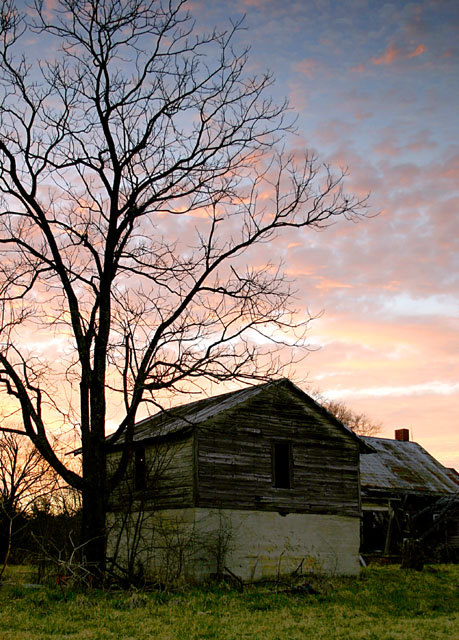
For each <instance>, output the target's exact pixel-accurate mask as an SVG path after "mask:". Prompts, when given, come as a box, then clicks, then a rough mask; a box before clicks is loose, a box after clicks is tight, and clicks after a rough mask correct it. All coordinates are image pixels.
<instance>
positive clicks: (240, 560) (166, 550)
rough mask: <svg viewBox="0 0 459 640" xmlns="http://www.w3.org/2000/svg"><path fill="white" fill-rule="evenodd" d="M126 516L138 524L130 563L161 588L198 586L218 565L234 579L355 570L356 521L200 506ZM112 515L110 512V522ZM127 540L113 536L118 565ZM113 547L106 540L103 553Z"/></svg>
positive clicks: (130, 538) (111, 541) (129, 537)
mask: <svg viewBox="0 0 459 640" xmlns="http://www.w3.org/2000/svg"><path fill="white" fill-rule="evenodd" d="M133 515H134V517H136V516H138V517H140V518H141V519H142V527H141V531H142V534H141V538H140V539H139V541H138V547H137V552H136V557H135V559H134V563H133V564H135V565H136V566H137V570H138V569H139V567H140V566H142V572H143V574H144V575H145V576H147V577H149V578H151V579H159V580H160V581H162V582H165V583H167V582H171V581H180V580H185V579H186V580H195V581H198V582H199V581H201V580H203V579H205V578H207V577H209V576H210V575H212V574H215V573H217V572H218V571H220V572H222V571H223V570H224V568H225V567H228V568H229V569H230V570H231V571H232V572H233V573H235V574H236V575H237V576H239V577H240V578H241V579H242V580H257V579H260V578H263V577H275V576H277V575H279V574H287V573H291V572H293V571H295V570H296V569H298V568H299V567H300V566H301V569H300V571H301V572H303V573H310V572H320V573H327V574H348V575H355V574H357V573H358V572H359V555H358V554H359V531H360V521H359V518H356V517H346V516H333V515H318V514H289V515H287V516H281V515H279V514H278V513H275V512H260V511H248V510H228V509H222V510H218V509H204V508H191V509H171V510H163V511H161V512H159V513H152V512H150V513H148V512H146V513H145V512H144V513H142V514H140V513H139V514H133ZM118 517H120V514H118ZM115 518H116V514H111V522H112V524H113V522H114V519H115ZM134 519H135V518H134ZM116 529H117V528H116V527H114V528H113V529H112V530H113V531H115V530H116ZM133 539H134V537H133V535H132V531H131V532H130V534H129V531H128V530H126V531H125V532H124V534H123V535H122V537H121V540H119V539H118V543H119V544H118V562H120V560H121V558H123V554H124V563H125V564H126V560H125V556H126V554H127V553H129V545H130V544H132V541H133ZM115 542H116V540H115V538H114V537H113V536H112V537H111V538H109V556H110V555H112V554H113V553H114V548H115V547H114V543H115Z"/></svg>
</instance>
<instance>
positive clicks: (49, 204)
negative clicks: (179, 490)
mask: <svg viewBox="0 0 459 640" xmlns="http://www.w3.org/2000/svg"><path fill="white" fill-rule="evenodd" d="M184 4H185V2H184V1H183V0H163V1H161V0H84V1H83V0H57V2H56V3H55V6H54V5H53V7H52V8H51V7H44V4H43V2H42V0H35V2H32V8H31V9H30V10H29V11H28V14H27V18H26V17H25V16H23V15H21V13H20V12H19V11H18V10H17V8H16V7H15V3H14V0H1V1H0V248H1V251H2V258H1V266H0V302H1V308H0V333H1V337H0V341H1V349H0V384H1V387H2V388H3V390H4V391H5V392H6V393H7V394H9V397H10V400H11V401H12V402H13V403H14V406H15V407H16V409H17V410H18V411H20V413H21V416H22V421H23V428H21V429H20V432H21V433H24V434H26V435H27V436H28V437H29V438H30V440H31V441H32V442H33V444H34V445H35V447H36V448H37V449H38V450H39V451H40V453H41V455H42V456H43V457H44V458H45V459H46V461H47V462H48V463H49V464H50V465H51V466H52V467H53V468H54V469H55V470H56V471H57V472H58V473H59V474H60V475H61V476H62V478H64V480H65V481H66V482H67V483H68V484H70V485H71V486H73V487H76V488H77V489H79V490H81V492H82V499H83V539H84V540H85V541H86V546H85V547H84V549H85V552H86V555H87V559H88V562H90V563H93V565H94V566H95V567H97V568H98V569H99V570H100V572H102V573H103V569H104V557H105V541H106V535H105V534H106V531H105V514H106V500H107V496H108V495H109V494H110V493H111V491H113V488H114V487H115V486H116V485H117V483H118V482H119V480H120V478H121V477H122V475H123V473H124V471H125V469H126V466H127V464H128V461H129V458H130V456H131V454H132V446H131V444H132V438H133V429H134V423H135V420H136V415H137V413H138V411H139V407H140V406H141V405H142V404H145V403H148V402H150V403H153V405H154V406H158V403H159V395H160V394H161V392H164V391H170V392H175V393H176V392H181V391H184V390H186V389H187V388H188V389H189V387H190V385H193V384H195V381H197V380H199V379H208V380H214V381H226V380H234V379H236V380H238V379H246V378H252V379H266V378H268V377H270V376H272V375H274V374H276V373H278V372H279V370H280V367H281V364H280V363H279V361H278V360H277V359H276V357H275V355H274V351H273V350H275V348H278V349H279V348H282V347H283V346H285V345H288V347H289V348H290V347H291V346H292V343H293V344H294V345H295V344H296V345H297V346H304V330H305V327H306V324H307V318H301V319H298V318H297V317H296V316H295V309H294V307H293V298H292V291H291V288H290V285H289V283H288V282H287V281H286V280H285V278H284V276H283V274H282V271H281V270H280V268H279V267H277V266H276V265H275V264H262V265H261V266H257V267H255V266H247V264H246V263H247V261H249V262H250V259H251V258H250V248H251V247H252V246H254V245H260V244H262V243H267V242H269V241H272V240H274V239H275V238H276V237H277V236H278V235H279V233H280V232H281V231H282V230H285V229H294V230H301V229H306V228H310V229H320V228H322V227H325V226H327V225H329V224H330V223H332V222H333V221H334V220H337V219H339V218H347V219H352V220H356V219H358V218H359V217H361V216H363V215H364V207H363V205H364V202H363V201H362V200H359V199H358V198H355V197H352V196H348V195H346V194H345V193H344V191H343V185H342V181H343V178H344V174H345V171H340V172H338V174H337V175H335V174H334V173H333V172H332V171H331V170H330V168H329V167H327V166H320V165H319V164H318V163H317V160H316V158H315V157H313V156H311V155H308V154H307V153H306V154H305V155H304V157H302V158H299V157H295V156H294V155H293V154H288V153H286V152H282V148H285V146H286V144H287V143H286V142H285V141H284V142H283V141H282V138H283V136H284V134H285V132H287V131H289V130H291V126H290V123H289V121H288V111H287V108H288V105H287V104H286V103H284V104H281V105H276V104H274V103H273V101H272V100H271V99H270V97H269V91H270V86H271V84H272V78H271V76H270V75H269V74H263V75H261V76H253V75H249V73H248V72H247V70H246V63H247V56H248V52H247V51H246V50H242V51H237V48H236V44H235V39H236V34H237V31H238V28H239V26H240V25H239V24H230V26H229V28H228V29H226V30H221V31H213V32H212V33H209V34H202V33H200V32H198V31H197V30H196V29H195V25H194V23H193V21H192V20H191V19H190V16H189V15H188V14H187V13H186V11H184V6H183V5H184ZM29 37H39V38H40V39H41V40H42V41H43V42H45V43H46V46H45V47H44V50H45V51H46V52H47V53H48V54H49V55H48V57H46V58H43V59H42V60H40V61H38V62H35V61H34V60H30V59H27V57H26V55H25V54H24V51H26V50H27V49H26V48H24V47H23V42H24V41H26V40H25V39H27V38H29ZM49 52H53V53H52V57H50V55H51V54H50V53H49ZM279 144H280V146H279ZM261 196H262V197H261ZM245 254H247V255H246V257H245V258H244V255H245ZM32 333H33V335H34V338H35V344H31V340H30V336H31V335H32ZM45 336H47V339H48V344H47V346H46V348H40V345H39V344H38V345H37V342H38V343H39V342H40V341H44V340H45V339H46V338H45ZM268 343H269V344H270V346H267V345H268ZM187 385H188V386H187ZM118 398H119V400H118ZM113 403H115V404H116V403H117V404H116V407H117V410H116V413H113V415H112V417H113V419H114V420H115V419H116V421H117V426H116V429H115V431H114V433H112V435H111V436H110V437H109V438H107V432H106V426H107V418H108V413H109V408H110V404H113ZM57 421H60V422H61V424H63V425H65V426H66V427H69V428H72V427H74V428H75V429H76V430H77V431H78V433H79V436H80V439H81V454H82V473H81V474H80V473H77V472H75V471H74V470H73V469H72V468H71V467H69V466H68V465H66V464H64V463H63V461H62V460H61V459H60V457H59V456H58V455H56V453H55V451H54V449H53V445H52V442H51V440H50V436H49V434H50V425H52V424H55V423H56V422H57ZM3 428H5V427H3ZM120 441H124V443H125V445H126V446H125V448H124V455H123V456H122V457H121V460H120V463H119V465H118V467H117V468H116V469H112V470H110V473H107V468H106V456H107V450H108V448H109V447H110V446H111V445H112V444H114V443H116V442H120Z"/></svg>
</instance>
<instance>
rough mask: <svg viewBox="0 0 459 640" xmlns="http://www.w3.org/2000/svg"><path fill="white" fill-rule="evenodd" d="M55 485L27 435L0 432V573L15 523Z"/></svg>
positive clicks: (7, 552)
mask: <svg viewBox="0 0 459 640" xmlns="http://www.w3.org/2000/svg"><path fill="white" fill-rule="evenodd" d="M56 487H57V482H56V475H55V473H53V471H52V469H50V467H49V465H48V463H47V462H46V461H45V460H44V458H43V456H42V455H41V454H40V452H39V451H38V449H36V448H35V446H34V445H33V444H32V443H31V442H30V440H29V439H28V438H26V437H24V436H20V435H18V434H12V433H1V432H0V534H1V535H0V541H1V544H0V550H1V553H2V558H1V562H2V569H1V570H0V576H1V575H2V573H3V572H4V570H5V567H6V565H7V563H8V559H9V556H10V552H11V545H12V540H13V535H14V533H15V528H16V527H15V524H16V523H19V522H20V521H21V522H22V520H23V516H24V514H27V513H28V512H29V513H30V509H31V507H32V505H33V504H34V503H36V502H37V501H38V500H40V499H42V498H44V497H47V496H49V494H50V493H52V492H53V491H54V490H55V489H56ZM18 526H19V527H20V526H21V525H18Z"/></svg>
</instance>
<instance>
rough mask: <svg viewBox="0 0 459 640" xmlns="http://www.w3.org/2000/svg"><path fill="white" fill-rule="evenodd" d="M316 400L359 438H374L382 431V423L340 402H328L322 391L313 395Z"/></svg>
mask: <svg viewBox="0 0 459 640" xmlns="http://www.w3.org/2000/svg"><path fill="white" fill-rule="evenodd" d="M312 395H313V397H314V398H315V400H316V401H317V402H318V403H319V404H321V405H322V406H323V407H324V408H325V409H326V410H327V411H328V412H329V413H331V414H332V415H333V416H335V418H338V420H339V421H340V422H342V423H343V424H345V425H346V427H349V429H351V430H352V431H354V433H356V434H357V435H359V436H374V435H376V434H377V433H379V432H380V431H381V429H382V424H381V423H380V422H375V421H374V420H372V419H371V418H370V417H369V416H368V415H367V414H366V413H360V412H358V411H354V410H353V409H351V408H350V407H348V406H347V404H346V403H345V402H342V401H340V400H328V399H327V398H326V397H325V396H324V395H323V394H322V393H321V392H320V391H318V392H313V393H312Z"/></svg>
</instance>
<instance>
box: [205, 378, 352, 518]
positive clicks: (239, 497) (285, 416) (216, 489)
mask: <svg viewBox="0 0 459 640" xmlns="http://www.w3.org/2000/svg"><path fill="white" fill-rule="evenodd" d="M196 438H197V460H198V481H197V487H198V491H197V496H196V504H197V506H201V507H209V508H232V509H248V510H261V511H282V512H287V513H320V514H330V515H347V516H358V515H359V512H360V504H359V445H358V442H357V441H356V440H355V439H354V438H353V437H352V436H351V435H350V434H349V433H347V432H345V431H344V430H343V428H342V427H340V426H339V425H337V424H336V423H334V422H333V420H331V419H330V417H329V416H328V415H327V414H325V413H324V412H322V411H321V410H320V409H318V408H317V407H315V406H314V405H313V403H308V402H305V401H303V400H302V399H301V398H300V397H298V395H297V394H295V393H293V392H290V391H289V390H288V389H286V388H285V387H280V386H279V387H278V388H275V389H269V392H264V393H260V394H259V395H258V396H256V397H255V398H252V399H251V400H250V401H248V402H245V403H244V404H242V405H239V406H237V407H235V408H234V409H233V410H227V411H225V412H224V413H221V414H219V415H217V416H216V417H214V418H212V420H209V421H208V422H206V423H204V424H202V425H200V428H199V430H198V431H197V433H196ZM283 440H286V441H289V442H291V444H292V462H293V474H292V475H293V478H292V479H293V485H292V487H291V488H289V489H279V488H276V487H274V486H273V472H272V453H271V452H272V444H273V442H276V441H283Z"/></svg>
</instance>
